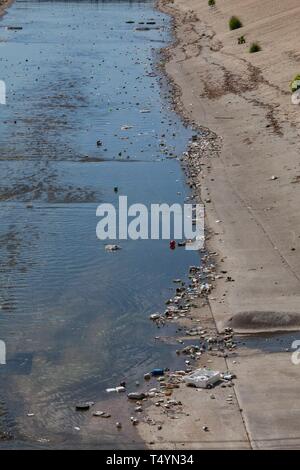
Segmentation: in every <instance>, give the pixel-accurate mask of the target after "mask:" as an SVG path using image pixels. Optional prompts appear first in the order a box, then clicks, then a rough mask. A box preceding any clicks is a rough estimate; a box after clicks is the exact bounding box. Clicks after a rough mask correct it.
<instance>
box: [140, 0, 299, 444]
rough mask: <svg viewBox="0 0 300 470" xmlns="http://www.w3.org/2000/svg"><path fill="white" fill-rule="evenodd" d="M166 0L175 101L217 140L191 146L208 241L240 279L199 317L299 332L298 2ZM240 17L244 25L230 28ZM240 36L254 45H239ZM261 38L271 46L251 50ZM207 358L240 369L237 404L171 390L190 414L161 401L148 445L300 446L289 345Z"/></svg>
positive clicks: (221, 268)
mask: <svg viewBox="0 0 300 470" xmlns="http://www.w3.org/2000/svg"><path fill="white" fill-rule="evenodd" d="M159 6H160V8H161V9H162V10H163V11H165V12H167V13H169V14H171V15H172V16H173V18H174V30H175V34H176V38H177V42H176V44H175V45H174V46H173V47H171V48H170V49H169V50H168V51H167V52H168V53H167V55H168V61H167V63H166V72H167V74H168V75H169V77H170V79H171V80H172V81H173V82H174V83H175V86H176V88H175V92H174V97H175V102H176V104H177V109H178V110H179V111H180V112H181V113H182V114H183V115H184V117H185V118H187V119H188V120H189V121H190V122H191V123H193V124H194V125H196V126H197V127H198V128H199V129H200V130H201V129H202V128H208V129H210V131H212V132H213V133H214V134H213V135H215V137H216V139H217V140H218V142H219V143H220V149H219V150H218V151H216V152H212V153H211V154H209V152H198V153H197V152H194V153H193V154H192V156H191V158H190V170H189V172H190V175H191V174H192V177H193V181H194V187H195V186H196V188H198V192H199V194H201V198H202V200H203V201H204V202H205V205H206V219H207V221H206V225H207V227H208V230H209V234H210V235H209V237H208V240H207V246H208V249H210V250H212V251H216V252H217V257H216V258H217V266H218V272H219V273H220V272H226V276H227V277H228V275H229V276H230V278H231V280H232V282H226V281H228V279H227V278H226V276H217V277H221V279H220V280H219V281H218V282H217V283H216V288H215V290H214V292H213V295H211V296H209V299H208V300H209V302H208V305H207V306H206V307H204V308H203V307H202V308H198V309H195V311H194V312H193V318H194V319H195V318H196V317H198V320H200V321H202V320H203V319H204V318H206V317H208V316H209V315H212V319H213V320H214V321H215V322H216V325H217V328H218V330H219V331H221V330H222V329H223V328H224V326H226V325H227V326H232V327H234V330H235V331H238V332H247V331H248V332H251V333H253V332H259V331H266V332H271V331H286V330H289V329H294V330H298V329H299V325H300V308H299V305H300V302H299V301H300V298H299V296H300V289H299V288H300V282H299V281H300V256H299V250H300V217H299V200H300V185H299V182H300V168H299V130H300V109H299V107H296V106H293V105H292V104H291V98H290V90H289V82H290V81H291V80H292V78H293V77H294V75H295V74H296V73H299V72H300V55H299V50H298V47H297V33H298V30H299V23H300V6H299V2H298V1H297V0H287V1H285V2H281V1H278V0H267V1H265V2H260V1H259V0H226V1H225V0H216V6H215V7H213V8H211V7H209V6H208V4H207V1H206V0H174V1H173V2H168V1H165V0H161V1H160V4H159ZM232 15H237V16H238V17H239V18H240V19H241V20H242V23H243V25H244V26H243V28H242V29H239V30H237V31H232V32H231V31H229V27H228V20H229V18H230V17H231V16H232ZM241 35H244V36H245V39H246V44H243V45H239V44H238V37H240V36H241ZM254 41H258V42H259V44H260V45H261V48H262V50H261V52H259V53H257V54H250V53H249V45H250V43H251V42H254ZM299 337H300V336H299ZM222 361H225V364H224V363H223V364H222ZM210 366H211V367H212V366H213V367H217V368H219V369H223V370H224V369H226V368H230V369H231V370H233V371H234V372H235V373H236V375H237V380H236V382H235V386H234V397H235V402H234V403H233V404H232V405H230V407H229V406H228V402H227V401H226V398H225V396H224V394H223V395H222V393H223V392H222V391H221V390H217V389H216V390H214V395H215V397H214V398H215V399H214V400H210V399H209V396H210V394H209V393H206V392H200V393H199V392H196V391H190V390H188V389H186V388H183V389H182V388H180V390H179V391H175V393H174V397H175V398H176V400H178V399H179V400H182V402H183V403H184V407H185V416H184V417H178V419H177V420H176V421H174V420H173V419H170V417H168V416H167V415H166V413H162V412H161V410H159V409H158V408H159V407H158V408H156V407H155V406H152V407H150V408H149V409H148V414H149V416H150V417H154V418H155V419H156V420H157V422H158V421H159V420H160V421H161V423H162V430H161V431H160V432H158V430H157V428H155V427H152V428H151V427H149V426H148V427H147V426H146V425H143V426H141V427H140V428H139V429H140V433H141V435H142V436H143V438H144V439H145V440H146V441H147V442H148V443H149V442H151V446H154V447H157V448H247V447H250V448H264V449H266V448H276V449H279V448H300V432H299V426H298V423H299V418H300V397H299V394H298V393H297V389H298V385H297V384H298V383H299V378H300V368H299V366H296V365H293V363H292V361H291V349H290V348H289V349H288V350H280V348H278V350H277V352H274V353H272V354H270V353H269V354H268V353H263V352H262V351H260V350H254V351H253V350H251V352H250V351H248V350H247V349H246V348H245V349H244V350H243V349H241V350H240V351H239V353H238V357H237V359H235V360H234V361H233V360H231V359H224V358H222V359H220V358H218V359H217V358H215V359H214V360H213V361H212V363H211V364H210ZM225 390H226V389H225ZM227 393H228V392H227ZM231 395H232V393H231ZM174 423H175V424H176V425H174ZM203 424H205V425H207V426H208V428H209V432H207V431H206V432H204V431H203Z"/></svg>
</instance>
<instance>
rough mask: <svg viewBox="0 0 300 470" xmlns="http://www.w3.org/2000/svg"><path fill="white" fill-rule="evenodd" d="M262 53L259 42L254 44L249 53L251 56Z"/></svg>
mask: <svg viewBox="0 0 300 470" xmlns="http://www.w3.org/2000/svg"><path fill="white" fill-rule="evenodd" d="M259 51H261V47H260V45H259V44H258V42H253V43H252V44H251V46H250V49H249V52H250V54H254V53H255V52H259Z"/></svg>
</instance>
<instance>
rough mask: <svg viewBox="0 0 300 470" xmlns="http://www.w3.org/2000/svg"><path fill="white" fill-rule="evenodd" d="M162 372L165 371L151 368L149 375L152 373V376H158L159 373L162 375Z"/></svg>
mask: <svg viewBox="0 0 300 470" xmlns="http://www.w3.org/2000/svg"><path fill="white" fill-rule="evenodd" d="M164 373H165V372H164V370H163V369H153V370H152V371H151V375H152V376H153V377H159V376H160V375H164Z"/></svg>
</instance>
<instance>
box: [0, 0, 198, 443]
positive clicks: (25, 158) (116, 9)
mask: <svg viewBox="0 0 300 470" xmlns="http://www.w3.org/2000/svg"><path fill="white" fill-rule="evenodd" d="M128 21H134V22H135V23H134V24H133V23H128ZM149 21H150V22H151V23H153V22H155V25H152V26H151V27H150V28H151V29H150V30H149V31H136V30H135V28H136V27H137V26H139V27H141V26H142V25H138V23H142V22H143V23H147V22H149ZM6 26H22V28H23V29H22V30H18V31H13V30H9V29H6ZM170 39H171V36H170V22H169V19H168V18H167V17H166V16H164V15H162V14H160V13H158V12H157V11H155V10H154V7H153V3H152V2H150V1H149V2H129V1H122V2H89V1H85V2H79V1H77V2H75V1H68V2H64V1H52V2H45V1H42V2H37V1H34V0H28V1H17V2H15V3H14V5H13V6H12V7H11V8H10V10H9V12H8V14H7V15H6V16H5V17H4V18H3V19H2V21H1V22H0V79H3V80H5V81H6V84H7V105H6V106H1V108H0V123H1V128H0V174H1V179H0V217H1V225H0V265H1V271H0V339H2V340H4V341H5V342H6V345H7V365H6V366H0V399H1V410H2V412H1V416H2V417H0V420H1V425H2V428H3V429H5V430H7V431H8V432H9V433H10V434H11V435H12V436H13V437H14V440H13V441H10V442H9V443H7V442H6V443H3V444H2V445H3V446H6V447H7V446H8V447H9V446H10V447H12V446H15V447H36V446H41V447H43V446H45V447H49V446H50V447H51V446H68V447H70V446H71V447H72V446H79V445H85V446H91V447H116V446H119V447H122V446H123V447H124V446H126V447H128V446H130V445H136V441H135V439H136V436H135V435H134V434H132V435H131V434H130V432H129V431H128V432H127V431H126V430H125V431H123V432H121V433H120V432H116V431H115V428H114V426H113V425H112V424H108V423H107V421H105V420H104V421H105V422H103V420H102V421H97V425H96V426H97V428H96V429H92V428H90V427H89V426H90V425H89V417H88V415H79V414H78V413H77V414H76V412H75V411H74V404H75V403H76V401H77V400H81V399H83V400H95V401H101V400H102V401H103V402H104V404H105V405H104V406H106V407H109V408H110V409H112V408H113V407H114V408H115V410H117V411H118V412H120V413H121V410H122V408H123V409H126V406H127V405H126V398H125V397H124V398H121V401H120V399H116V398H115V397H112V396H107V394H106V393H105V388H106V387H110V386H115V385H118V383H119V381H120V380H121V379H124V378H125V379H126V380H127V382H128V384H129V387H131V388H134V387H135V385H134V382H135V380H136V379H137V378H138V379H141V378H142V375H143V372H146V371H148V370H149V369H150V368H151V367H157V366H159V367H160V366H163V367H165V366H168V365H169V364H170V363H171V362H172V361H173V350H172V348H170V347H168V346H166V345H164V343H161V342H157V341H155V340H154V336H156V335H157V334H158V333H157V330H156V328H155V327H154V326H153V325H152V324H151V323H150V322H149V319H148V317H149V314H151V313H153V312H155V311H156V310H162V309H163V307H164V301H165V299H166V298H168V297H169V296H170V287H171V286H172V279H173V278H178V277H179V278H182V277H183V276H185V273H187V270H188V266H189V265H190V264H196V263H198V262H199V260H198V255H197V254H196V253H193V252H187V251H185V250H184V249H177V250H175V251H171V250H170V249H169V246H168V242H167V241H136V242H134V241H122V250H121V251H119V252H117V253H107V252H105V250H104V244H105V242H101V241H99V240H97V238H96V233H95V230H96V224H97V221H98V220H97V218H96V215H95V212H96V207H97V205H98V204H99V203H101V202H112V203H116V202H117V198H118V195H119V194H123V195H127V196H128V199H129V203H135V202H141V203H145V204H149V203H161V202H167V203H174V202H180V203H182V202H184V200H185V198H186V197H187V195H188V189H187V187H186V186H185V183H184V180H183V175H182V172H181V169H180V165H179V162H178V160H177V159H175V158H174V157H176V156H180V155H181V153H182V151H184V149H185V147H186V144H187V141H188V139H189V137H190V135H191V131H190V130H189V129H186V128H185V127H184V126H183V124H182V123H181V121H180V120H179V118H178V117H177V116H176V115H175V114H174V113H173V112H172V111H171V109H170V104H169V102H168V101H167V99H166V97H165V94H166V93H167V89H166V87H165V86H164V84H162V83H161V78H160V77H159V76H158V75H157V74H154V73H153V70H154V69H153V62H154V61H155V60H156V57H157V52H158V50H159V48H161V47H164V46H165V45H166V44H167V43H168V41H170ZM162 85H163V86H162ZM165 92H166V93H165ZM145 109H147V110H148V111H149V112H147V113H141V111H142V110H145ZM124 125H127V126H132V127H131V128H130V129H128V130H122V127H123V126H124ZM99 139H101V141H102V142H103V145H102V146H101V147H97V145H96V142H97V140H99ZM115 186H117V187H118V188H119V193H118V194H116V193H115V192H114V187H115ZM28 413H33V414H34V416H32V417H28V416H27V414H28ZM113 423H114V421H113ZM75 427H80V431H78V430H76V429H75ZM87 430H90V432H87ZM133 443H135V444H133Z"/></svg>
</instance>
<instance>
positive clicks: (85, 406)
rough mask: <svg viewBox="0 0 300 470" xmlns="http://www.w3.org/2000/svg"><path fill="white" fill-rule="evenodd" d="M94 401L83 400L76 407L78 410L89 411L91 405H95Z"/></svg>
mask: <svg viewBox="0 0 300 470" xmlns="http://www.w3.org/2000/svg"><path fill="white" fill-rule="evenodd" d="M93 404H94V403H93V402H91V401H88V402H82V403H77V405H76V407H75V409H76V411H88V410H89V409H90V408H91V406H93Z"/></svg>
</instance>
